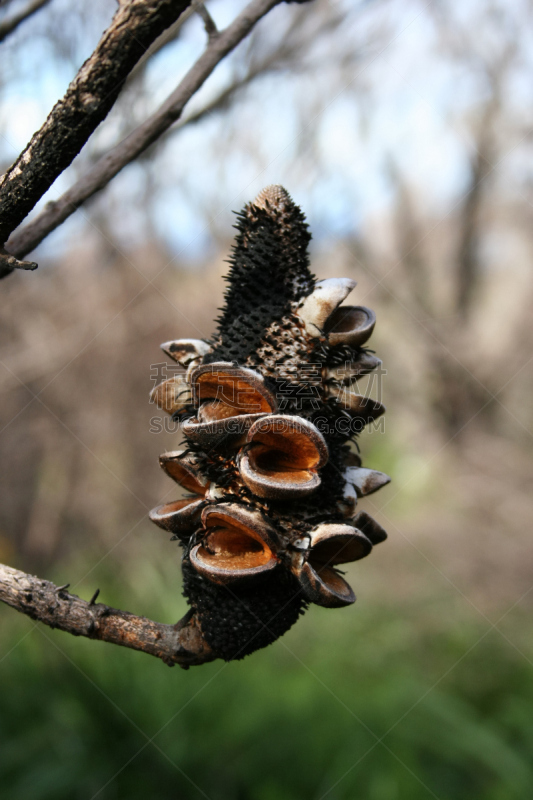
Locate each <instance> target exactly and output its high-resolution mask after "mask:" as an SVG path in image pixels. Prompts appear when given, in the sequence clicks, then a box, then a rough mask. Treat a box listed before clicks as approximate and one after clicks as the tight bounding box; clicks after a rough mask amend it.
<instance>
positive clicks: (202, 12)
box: [193, 0, 218, 39]
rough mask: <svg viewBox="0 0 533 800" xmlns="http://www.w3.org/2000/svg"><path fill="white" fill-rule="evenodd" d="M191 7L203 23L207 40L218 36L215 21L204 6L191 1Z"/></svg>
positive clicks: (197, 1) (198, 2)
mask: <svg viewBox="0 0 533 800" xmlns="http://www.w3.org/2000/svg"><path fill="white" fill-rule="evenodd" d="M193 7H194V10H195V11H196V12H197V14H198V15H199V16H200V17H201V18H202V20H203V22H204V28H205V32H206V33H207V36H208V39H212V38H213V36H218V28H217V26H216V23H215V20H214V19H213V17H212V16H211V14H210V13H209V11H208V10H207V8H206V7H205V5H204V4H203V3H202V2H201V0H193Z"/></svg>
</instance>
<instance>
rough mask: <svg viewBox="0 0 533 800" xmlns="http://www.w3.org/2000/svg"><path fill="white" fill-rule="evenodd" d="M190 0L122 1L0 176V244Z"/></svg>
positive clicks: (49, 184) (85, 137)
mask: <svg viewBox="0 0 533 800" xmlns="http://www.w3.org/2000/svg"><path fill="white" fill-rule="evenodd" d="M189 4H190V0H152V1H151V2H150V3H147V2H146V0H122V2H121V3H120V5H119V7H118V10H117V12H116V13H115V16H114V17H113V20H112V22H111V25H110V26H109V28H108V29H107V30H106V31H105V32H104V34H103V36H102V38H101V39H100V41H99V43H98V45H97V47H96V50H95V51H94V53H93V54H92V55H91V56H90V58H89V59H88V60H87V61H86V62H85V64H84V65H83V66H82V67H81V69H80V71H79V72H78V74H77V75H76V77H75V78H74V80H73V81H72V83H71V84H70V86H69V87H68V89H67V92H66V94H65V96H64V97H63V98H62V99H61V100H59V101H58V102H57V103H56V105H55V106H54V108H53V109H52V111H51V112H50V114H49V115H48V118H47V120H46V122H45V123H44V125H43V126H42V127H41V129H40V130H39V131H37V133H36V134H34V136H33V138H32V140H31V141H30V143H29V144H28V145H27V146H26V148H25V149H24V151H23V152H22V153H21V155H20V156H19V157H18V158H17V160H16V161H15V163H14V164H13V165H12V166H11V167H10V168H9V169H8V170H7V172H6V173H5V175H4V176H3V177H2V179H1V180H0V244H1V243H3V242H5V241H6V239H7V238H8V236H9V234H10V233H11V232H12V231H13V230H15V228H16V227H18V225H20V223H21V222H22V220H23V219H24V218H25V217H26V216H27V215H28V214H29V212H30V211H31V209H32V208H33V207H34V205H35V204H36V203H37V201H38V200H39V199H40V198H41V197H42V196H43V194H44V193H45V192H46V191H47V190H48V189H49V188H50V186H51V185H52V183H53V182H54V181H55V179H56V178H57V176H58V175H60V174H61V172H63V170H64V169H65V168H66V167H68V166H69V164H70V163H71V162H72V160H73V159H74V158H75V156H76V155H77V154H78V153H79V152H80V150H81V148H82V147H83V145H84V144H85V142H86V141H87V139H88V138H89V136H90V135H91V134H92V132H93V131H94V130H95V128H96V127H97V126H98V125H99V124H100V122H101V121H102V120H103V119H104V118H105V116H106V115H107V113H108V112H109V110H110V109H111V107H112V106H113V104H114V102H115V100H116V99H117V96H118V94H119V92H120V89H121V87H122V85H123V83H124V81H125V80H126V78H127V77H128V75H129V73H130V72H131V70H132V69H133V67H134V66H135V64H136V63H137V62H138V61H139V59H140V58H141V57H142V55H143V54H144V53H145V52H146V50H147V49H148V48H149V47H150V45H151V44H152V42H154V41H155V39H157V37H158V36H159V35H160V34H161V33H162V32H163V31H164V30H165V29H166V28H168V26H169V25H171V24H172V23H173V22H175V20H176V19H177V18H178V17H179V15H180V14H181V12H182V11H183V10H184V9H185V8H186V7H187V6H188V5H189Z"/></svg>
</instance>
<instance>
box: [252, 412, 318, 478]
mask: <svg viewBox="0 0 533 800" xmlns="http://www.w3.org/2000/svg"><path fill="white" fill-rule="evenodd" d="M289 425H290V422H285V421H284V423H283V427H284V428H285V430H283V427H282V428H281V429H280V430H276V428H268V427H267V426H266V425H262V426H261V429H260V430H258V431H257V432H256V433H254V435H253V440H252V441H253V445H254V446H253V447H252V448H250V452H249V460H250V463H251V464H252V466H253V467H254V468H255V469H257V470H259V471H261V472H268V473H269V475H271V476H272V477H273V478H274V477H276V475H278V474H279V476H280V477H282V476H283V473H286V472H290V473H291V480H299V479H300V477H301V479H302V480H303V481H305V480H308V479H309V474H308V473H309V470H313V469H316V468H317V467H318V466H320V465H321V464H322V463H323V460H324V459H323V454H322V453H321V452H320V450H319V449H318V447H317V445H316V444H315V442H313V440H312V439H311V438H310V436H309V434H308V433H306V432H302V431H299V430H297V429H296V428H295V427H289ZM277 427H279V426H277ZM298 473H301V476H299V475H298Z"/></svg>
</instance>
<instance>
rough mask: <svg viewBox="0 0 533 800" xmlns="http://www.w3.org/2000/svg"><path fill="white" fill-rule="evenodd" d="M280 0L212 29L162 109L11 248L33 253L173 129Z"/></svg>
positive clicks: (254, 6)
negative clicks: (217, 69)
mask: <svg viewBox="0 0 533 800" xmlns="http://www.w3.org/2000/svg"><path fill="white" fill-rule="evenodd" d="M280 1H281V0H252V2H251V3H250V4H249V5H248V6H247V7H246V8H245V9H244V10H243V11H242V12H241V14H239V16H238V17H237V18H236V19H235V20H234V21H233V22H232V23H231V25H229V26H228V27H227V28H225V29H224V30H223V31H221V32H219V33H218V32H217V33H215V32H213V31H212V32H211V35H210V38H209V43H208V45H207V47H206V49H205V51H204V52H203V54H202V55H201V56H200V58H199V59H198V61H196V63H195V64H194V65H193V66H192V67H191V69H190V70H189V72H188V73H187V74H186V75H185V77H184V78H183V80H182V81H181V82H180V84H179V85H178V86H177V87H176V89H175V90H174V91H173V92H172V94H171V95H170V96H169V97H168V98H167V99H166V100H165V102H164V103H163V104H162V105H161V106H160V107H159V108H158V110H157V111H156V112H155V113H154V114H153V115H152V116H151V117H149V119H147V120H146V121H145V122H143V123H142V125H140V126H139V127H138V128H136V129H135V130H134V131H133V132H132V133H131V134H130V135H129V136H128V137H126V139H124V140H123V141H122V142H120V143H119V144H117V145H116V146H115V147H114V148H113V149H112V150H110V151H109V153H107V154H106V155H105V156H103V157H102V158H100V159H99V160H98V161H97V162H96V164H95V165H94V166H93V167H92V169H91V170H90V171H89V172H88V173H87V174H86V175H84V176H83V177H82V178H80V180H78V181H77V182H76V183H75V184H74V186H72V187H71V188H70V189H69V190H68V191H67V192H65V193H64V194H63V195H62V196H61V197H60V198H59V199H58V200H56V201H54V202H53V203H49V204H48V205H47V206H46V208H45V209H44V210H43V211H42V212H41V213H40V214H39V215H38V216H37V217H36V218H35V219H34V220H33V221H32V222H30V223H28V224H27V225H25V226H24V227H23V228H21V230H20V231H18V232H17V233H16V234H14V235H13V236H12V237H11V238H10V240H9V241H8V243H7V248H8V250H9V252H10V253H12V254H13V255H15V256H16V257H17V258H21V257H22V256H24V255H26V253H29V252H31V251H32V250H33V249H34V248H35V247H37V245H38V244H39V243H40V242H42V240H43V239H44V238H45V237H46V236H48V234H49V233H50V232H51V231H53V230H55V228H57V227H58V226H59V225H61V224H62V223H63V222H64V221H65V220H66V219H67V218H68V217H69V216H70V215H71V214H73V213H74V212H75V211H76V209H77V208H79V206H81V205H82V204H83V203H84V202H85V201H86V200H88V199H89V198H90V197H92V195H94V194H95V193H96V192H98V191H100V190H101V189H103V188H104V187H105V186H106V185H107V184H108V183H109V181H110V180H111V179H112V178H114V176H115V175H116V174H117V173H118V172H120V170H122V169H123V168H124V167H125V166H126V165H127V164H129V163H130V162H131V161H133V160H134V159H135V158H137V157H138V156H139V155H140V154H141V153H142V152H143V151H144V150H146V148H147V147H149V146H150V145H151V144H152V143H153V142H155V141H156V140H157V139H158V138H159V137H160V136H161V134H163V133H164V132H165V131H166V130H168V128H170V126H171V125H172V124H173V123H174V122H176V121H177V120H178V119H179V118H180V116H181V114H182V111H183V109H184V107H185V105H186V103H187V102H188V101H189V100H190V98H191V97H192V96H193V95H194V94H195V93H196V92H197V91H198V89H199V88H200V87H201V86H202V84H203V83H204V82H205V80H206V79H207V78H208V77H209V75H211V73H212V72H213V70H214V69H215V67H216V66H217V64H219V63H220V61H222V59H223V58H224V57H225V56H226V55H227V54H228V53H229V52H230V51H231V50H233V49H234V48H235V47H236V46H237V45H238V44H239V42H241V41H242V40H243V39H244V38H245V37H246V36H247V35H248V34H249V33H250V31H251V30H252V28H253V27H254V25H255V24H256V23H257V22H258V21H259V20H260V19H261V18H262V17H263V16H264V15H265V14H267V13H268V11H270V9H271V8H273V7H274V6H276V5H278V4H279V2H280ZM0 277H1V276H0Z"/></svg>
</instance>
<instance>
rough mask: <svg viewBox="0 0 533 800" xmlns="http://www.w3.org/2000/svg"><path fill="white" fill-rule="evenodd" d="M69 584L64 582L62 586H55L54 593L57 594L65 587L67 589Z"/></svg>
mask: <svg viewBox="0 0 533 800" xmlns="http://www.w3.org/2000/svg"><path fill="white" fill-rule="evenodd" d="M69 586H70V583H64V584H63V586H56V594H59V592H62V591H64V590H65V589H68V587H69Z"/></svg>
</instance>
